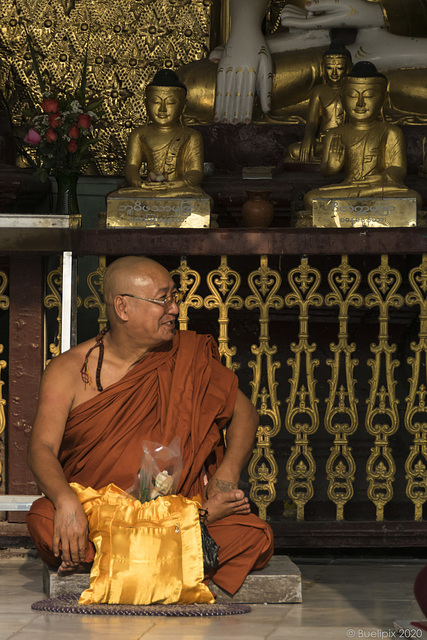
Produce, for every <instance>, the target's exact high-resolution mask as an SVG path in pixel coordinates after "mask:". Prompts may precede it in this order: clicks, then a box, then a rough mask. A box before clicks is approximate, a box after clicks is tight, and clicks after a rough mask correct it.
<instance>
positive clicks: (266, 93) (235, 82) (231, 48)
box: [214, 0, 273, 124]
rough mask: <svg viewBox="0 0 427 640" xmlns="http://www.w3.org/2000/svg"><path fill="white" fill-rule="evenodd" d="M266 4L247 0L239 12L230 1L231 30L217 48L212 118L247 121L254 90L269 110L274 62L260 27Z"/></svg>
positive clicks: (263, 1)
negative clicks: (213, 112)
mask: <svg viewBox="0 0 427 640" xmlns="http://www.w3.org/2000/svg"><path fill="white" fill-rule="evenodd" d="M265 5H266V2H265V0H251V1H250V2H248V1H247V0H246V1H245V5H244V11H242V12H241V13H238V10H239V9H242V6H240V7H239V0H231V1H230V9H231V16H232V20H231V32H230V37H229V40H228V42H227V44H226V46H225V47H224V48H223V50H222V53H221V52H220V53H221V58H220V61H219V64H218V70H217V85H216V97H215V115H214V122H223V123H232V124H237V123H238V122H243V123H246V124H248V123H249V122H250V121H251V120H252V108H253V102H254V97H255V92H257V93H258V95H259V98H260V102H261V109H262V110H263V111H264V112H267V111H269V110H270V106H271V88H272V83H273V63H272V58H271V53H270V50H269V48H268V46H267V43H266V41H265V38H264V36H263V34H262V31H261V28H260V24H261V20H262V17H263V15H264V10H265ZM233 17H234V18H235V19H233ZM215 55H218V50H217V53H216V54H215Z"/></svg>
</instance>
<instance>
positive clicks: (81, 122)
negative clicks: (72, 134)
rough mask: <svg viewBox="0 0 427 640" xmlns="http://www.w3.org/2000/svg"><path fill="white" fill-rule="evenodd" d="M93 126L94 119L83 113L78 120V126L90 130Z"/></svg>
mask: <svg viewBox="0 0 427 640" xmlns="http://www.w3.org/2000/svg"><path fill="white" fill-rule="evenodd" d="M91 124H92V118H91V117H90V116H89V115H88V114H87V113H81V114H80V115H79V119H78V120H77V126H78V127H80V128H81V129H89V127H90V125H91Z"/></svg>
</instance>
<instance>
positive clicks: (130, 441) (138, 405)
mask: <svg viewBox="0 0 427 640" xmlns="http://www.w3.org/2000/svg"><path fill="white" fill-rule="evenodd" d="M101 379H102V373H101ZM236 392H237V378H236V376H235V374H234V373H233V372H231V371H230V370H229V369H227V368H226V367H224V366H223V365H221V364H220V362H219V355H218V350H217V347H216V344H215V342H214V340H213V339H212V338H211V337H210V336H203V335H197V334H196V333H195V332H193V331H181V332H179V331H178V332H177V333H176V336H175V338H174V340H173V342H171V343H168V344H167V345H165V346H162V347H160V348H158V349H156V350H154V351H152V352H150V353H149V354H147V355H146V356H145V357H144V358H142V360H141V361H140V362H139V363H138V364H136V365H135V366H134V367H133V368H132V370H131V371H130V372H129V373H128V374H126V375H125V376H124V377H123V378H122V379H121V380H119V382H117V383H115V384H113V385H111V386H109V387H107V388H106V389H104V391H102V392H101V393H100V394H99V395H97V396H96V397H95V398H92V399H90V400H88V401H86V402H84V403H83V404H81V405H79V406H77V407H75V408H74V409H73V410H72V411H71V413H70V415H69V418H68V421H67V424H66V428H65V432H64V437H63V441H62V444H61V449H60V452H59V460H60V462H61V464H62V467H63V470H64V474H65V477H66V479H67V480H68V482H78V483H79V484H81V485H83V486H90V487H93V488H94V489H100V488H101V487H104V486H106V485H108V484H110V483H114V484H116V485H117V486H119V487H120V488H122V489H124V490H125V491H126V490H129V489H130V488H131V487H132V485H133V483H134V480H135V477H136V474H137V472H138V470H139V467H140V463H141V456H142V442H143V441H144V440H149V441H153V442H161V443H162V444H165V445H169V444H170V442H171V441H172V440H173V438H174V437H175V436H176V435H179V437H180V444H181V454H182V463H183V467H182V473H181V477H180V481H179V486H178V491H177V493H181V494H182V495H184V496H186V497H189V498H192V497H193V496H195V495H197V494H203V489H204V476H205V472H206V474H207V477H208V478H209V477H210V476H212V474H213V473H214V471H215V469H216V468H217V466H218V465H219V463H220V462H221V460H222V457H223V451H224V443H223V438H222V427H224V426H225V425H226V423H227V422H228V421H229V420H230V418H231V416H232V414H233V409H234V404H235V399H236ZM53 515H54V507H53V504H52V503H51V502H50V501H49V500H48V499H47V498H41V499H40V500H37V501H36V502H35V503H34V504H33V506H32V508H31V511H30V512H29V514H28V515H27V524H28V528H29V531H30V534H31V536H32V538H33V540H34V542H35V544H36V546H37V549H38V551H39V553H40V556H41V557H42V559H43V561H44V562H45V563H46V564H48V565H50V566H58V565H59V564H60V560H59V558H55V556H54V555H53V553H52V537H53ZM209 531H210V533H211V535H212V537H213V538H214V539H215V541H216V542H217V544H219V545H220V551H219V560H220V565H219V567H218V569H217V570H216V572H215V576H214V580H215V582H216V583H217V584H218V585H219V586H220V587H222V588H224V589H226V590H227V591H229V592H230V593H235V591H237V589H238V588H239V587H240V586H241V584H242V583H243V581H244V579H245V577H246V575H247V574H248V573H249V571H251V570H252V569H255V568H260V567H261V566H263V565H264V564H265V563H266V562H267V561H268V560H269V558H270V557H271V555H272V553H273V538H272V533H271V529H270V527H269V526H268V525H267V524H266V523H265V522H263V521H262V520H260V519H259V518H258V517H257V516H255V515H254V514H249V515H246V516H239V517H237V516H229V517H227V518H223V519H222V520H219V521H217V522H215V523H213V524H212V525H210V526H209ZM93 557H94V549H93V546H92V545H91V544H90V545H89V546H88V550H87V557H86V560H87V561H88V562H89V561H91V560H93Z"/></svg>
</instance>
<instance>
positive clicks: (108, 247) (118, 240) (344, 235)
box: [0, 227, 427, 256]
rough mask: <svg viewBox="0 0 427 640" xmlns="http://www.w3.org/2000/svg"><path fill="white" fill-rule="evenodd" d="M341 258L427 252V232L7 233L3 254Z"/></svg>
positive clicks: (1, 242)
mask: <svg viewBox="0 0 427 640" xmlns="http://www.w3.org/2000/svg"><path fill="white" fill-rule="evenodd" d="M70 250H72V251H73V252H74V254H76V255H115V256H119V255H127V254H143V253H145V254H149V255H221V254H225V255H257V254H267V255H331V254H335V255H337V254H338V255H339V254H353V255H354V254H381V253H388V254H411V253H412V254H419V253H427V228H423V227H420V228H401V227H399V228H393V229H293V228H269V229H243V228H235V229H234V228H233V229H185V230H183V229H76V230H64V229H2V230H1V232H0V254H3V255H5V254H11V253H33V254H39V255H40V254H48V253H59V252H62V251H70Z"/></svg>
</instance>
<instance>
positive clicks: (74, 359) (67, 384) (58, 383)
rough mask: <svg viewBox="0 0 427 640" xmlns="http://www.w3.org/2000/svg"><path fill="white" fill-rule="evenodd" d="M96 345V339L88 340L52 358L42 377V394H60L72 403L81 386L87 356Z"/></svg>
mask: <svg viewBox="0 0 427 640" xmlns="http://www.w3.org/2000/svg"><path fill="white" fill-rule="evenodd" d="M94 344H95V339H94V338H93V339H91V340H86V341H85V342H82V343H81V344H79V345H77V346H76V347H72V348H71V349H69V351H65V353H61V354H60V355H59V356H56V357H55V358H52V360H51V361H50V363H49V364H48V366H47V367H46V369H45V371H44V373H43V376H42V382H41V394H42V395H43V394H46V393H49V394H52V393H59V394H60V395H61V396H64V397H67V398H69V399H70V401H71V402H72V400H73V399H74V396H75V394H76V390H77V389H78V388H79V386H80V385H81V369H82V367H83V364H84V361H85V357H86V354H87V352H88V351H89V349H90V348H91V347H93V346H94Z"/></svg>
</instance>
